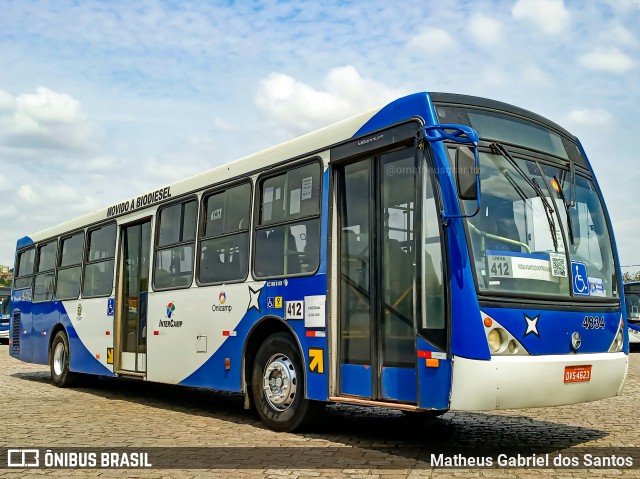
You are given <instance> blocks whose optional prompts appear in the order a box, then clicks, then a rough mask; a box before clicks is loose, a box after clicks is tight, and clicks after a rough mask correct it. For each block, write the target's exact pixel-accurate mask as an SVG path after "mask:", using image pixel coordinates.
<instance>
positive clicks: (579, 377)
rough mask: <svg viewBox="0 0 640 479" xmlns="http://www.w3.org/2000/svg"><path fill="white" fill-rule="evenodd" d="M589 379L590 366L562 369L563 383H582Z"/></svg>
mask: <svg viewBox="0 0 640 479" xmlns="http://www.w3.org/2000/svg"><path fill="white" fill-rule="evenodd" d="M590 379H591V365H589V366H566V367H565V368H564V382H565V383H582V382H587V381H589V380H590Z"/></svg>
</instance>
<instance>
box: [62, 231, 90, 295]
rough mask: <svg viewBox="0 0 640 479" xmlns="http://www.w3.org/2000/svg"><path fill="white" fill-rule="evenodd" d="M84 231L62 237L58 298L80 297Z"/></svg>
mask: <svg viewBox="0 0 640 479" xmlns="http://www.w3.org/2000/svg"><path fill="white" fill-rule="evenodd" d="M83 243H84V232H80V233H76V234H74V235H73V236H69V237H67V238H62V240H61V241H60V261H59V264H58V273H57V274H58V278H57V280H56V299H57V300H63V299H78V296H79V295H80V285H81V283H80V277H81V273H82V247H83Z"/></svg>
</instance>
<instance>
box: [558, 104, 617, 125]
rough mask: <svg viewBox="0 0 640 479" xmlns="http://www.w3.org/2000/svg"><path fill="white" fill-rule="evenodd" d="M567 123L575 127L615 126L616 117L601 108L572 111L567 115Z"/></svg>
mask: <svg viewBox="0 0 640 479" xmlns="http://www.w3.org/2000/svg"><path fill="white" fill-rule="evenodd" d="M566 121H567V123H570V124H572V125H574V126H592V127H603V126H611V125H613V124H614V123H615V117H614V116H613V115H612V114H611V113H609V112H608V111H607V110H604V109H601V108H595V109H589V108H585V109H579V110H573V111H571V112H570V113H569V114H568V115H567V118H566Z"/></svg>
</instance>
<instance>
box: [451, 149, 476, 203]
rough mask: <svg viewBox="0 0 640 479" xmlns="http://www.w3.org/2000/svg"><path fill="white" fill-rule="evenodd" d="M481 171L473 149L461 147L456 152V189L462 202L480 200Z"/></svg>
mask: <svg viewBox="0 0 640 479" xmlns="http://www.w3.org/2000/svg"><path fill="white" fill-rule="evenodd" d="M479 184H480V171H479V170H478V169H477V168H476V157H475V154H474V152H473V150H472V149H470V148H469V147H467V146H459V147H458V150H457V151H456V188H457V189H458V197H459V198H460V199H461V200H472V201H476V200H477V199H478V190H479Z"/></svg>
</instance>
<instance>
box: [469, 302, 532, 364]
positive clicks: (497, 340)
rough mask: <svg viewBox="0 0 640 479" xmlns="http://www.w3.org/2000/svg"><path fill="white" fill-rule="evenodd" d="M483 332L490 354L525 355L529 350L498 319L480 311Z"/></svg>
mask: <svg viewBox="0 0 640 479" xmlns="http://www.w3.org/2000/svg"><path fill="white" fill-rule="evenodd" d="M480 313H481V316H482V324H483V325H484V333H485V334H486V335H487V345H488V346H489V352H490V353H491V355H492V356H494V355H504V356H510V355H514V356H527V355H529V352H528V351H527V350H526V349H525V347H524V346H523V345H522V344H521V343H520V341H518V340H517V339H516V338H515V337H514V336H513V335H512V334H511V333H510V332H509V331H508V330H507V329H506V328H504V327H502V325H501V324H500V323H498V321H496V320H495V319H493V318H492V317H491V316H489V315H488V314H486V313H484V311H481V312H480Z"/></svg>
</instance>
